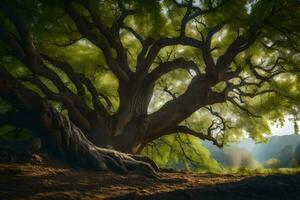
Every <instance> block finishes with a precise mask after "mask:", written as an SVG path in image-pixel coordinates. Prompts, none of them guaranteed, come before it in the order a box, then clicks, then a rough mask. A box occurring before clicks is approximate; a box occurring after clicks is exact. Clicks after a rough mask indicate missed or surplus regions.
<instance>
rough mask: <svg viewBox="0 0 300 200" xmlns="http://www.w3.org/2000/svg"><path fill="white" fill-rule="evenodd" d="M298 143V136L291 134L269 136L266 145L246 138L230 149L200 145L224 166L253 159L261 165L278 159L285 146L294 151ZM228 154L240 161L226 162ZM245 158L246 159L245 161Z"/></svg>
mask: <svg viewBox="0 0 300 200" xmlns="http://www.w3.org/2000/svg"><path fill="white" fill-rule="evenodd" d="M299 143H300V135H296V134H292V135H284V136H271V137H269V138H268V141H267V142H266V143H258V144H255V142H254V141H253V140H251V139H249V138H247V139H244V140H242V141H241V142H239V143H236V144H232V145H231V146H230V147H225V148H223V149H219V148H218V147H216V146H214V145H213V144H212V143H211V142H207V141H204V142H203V143H202V145H203V146H204V147H205V148H207V149H208V150H209V151H210V153H211V155H212V157H213V158H214V159H215V160H217V161H218V162H220V163H222V164H225V165H226V164H228V162H236V163H242V162H244V161H243V160H251V159H254V160H255V161H258V162H260V163H262V162H265V161H266V160H269V159H271V158H279V157H280V153H281V151H282V150H283V148H285V147H286V146H287V145H290V146H291V147H290V148H292V149H293V150H295V148H296V146H297V145H298V144H299ZM229 154H230V157H238V158H237V159H239V160H240V161H228V155H229ZM232 154H234V155H232ZM245 156H246V157H247V158H246V159H245ZM231 159H233V158H231ZM247 162H248V161H247ZM253 162H254V161H253Z"/></svg>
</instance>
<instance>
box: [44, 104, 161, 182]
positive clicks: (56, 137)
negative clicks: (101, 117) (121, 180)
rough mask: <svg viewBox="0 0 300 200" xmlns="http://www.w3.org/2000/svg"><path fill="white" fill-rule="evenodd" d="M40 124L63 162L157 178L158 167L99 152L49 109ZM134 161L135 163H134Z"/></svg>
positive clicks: (103, 151)
mask: <svg viewBox="0 0 300 200" xmlns="http://www.w3.org/2000/svg"><path fill="white" fill-rule="evenodd" d="M42 124H44V128H45V130H46V131H47V133H48V136H49V137H50V140H51V144H52V147H51V148H54V149H55V150H56V151H57V152H58V153H59V155H60V156H62V157H63V158H64V159H66V160H68V161H71V162H72V163H75V164H76V165H79V166H81V167H84V168H87V169H94V170H105V171H107V170H108V171H114V172H117V173H127V172H130V171H134V172H138V173H141V174H144V175H146V176H150V177H156V172H155V170H157V169H158V167H157V166H156V165H155V163H154V162H153V161H152V162H150V159H149V158H148V159H146V158H145V157H142V156H140V157H138V156H136V155H134V156H133V155H127V154H125V153H121V152H118V151H115V150H111V149H106V148H100V147H97V146H96V145H94V144H93V143H91V142H90V141H89V140H88V139H87V138H86V137H85V135H84V134H83V133H82V131H81V130H80V129H79V128H78V127H76V126H75V125H74V124H73V123H72V122H71V121H70V120H68V119H67V118H66V117H64V116H63V115H61V114H60V113H58V112H57V111H56V110H55V109H54V108H52V107H51V106H47V105H46V106H45V112H43V116H42ZM135 158H137V160H136V159H135Z"/></svg>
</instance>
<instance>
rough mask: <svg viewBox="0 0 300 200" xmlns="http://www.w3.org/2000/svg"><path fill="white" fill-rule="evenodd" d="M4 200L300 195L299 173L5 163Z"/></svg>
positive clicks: (0, 192) (1, 176)
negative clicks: (155, 172) (155, 173)
mask: <svg viewBox="0 0 300 200" xmlns="http://www.w3.org/2000/svg"><path fill="white" fill-rule="evenodd" d="M0 199H1V200H10V199H20V200H22V199H30V200H37V199H43V200H44V199H55V200H60V199H66V200H72V199H84V200H85V199H86V200H92V199H93V200H98V199H115V200H117V199H130V200H134V199H201V200H202V199H204V200H206V199H239V200H242V199H300V174H296V175H283V174H281V175H280V174H278V175H270V176H264V175H259V176H257V175H256V176H241V175H217V174H208V173H205V174H203V173H202V174H201V173H200V174H199V173H190V172H189V173H188V172H163V173H159V178H157V179H153V178H147V177H145V176H142V175H136V174H129V175H116V174H113V173H109V172H92V171H86V170H82V169H73V168H70V167H68V166H66V165H63V164H55V165H54V164H52V165H51V164H49V163H48V164H32V163H31V164H30V163H10V164H3V163H2V164H0Z"/></svg>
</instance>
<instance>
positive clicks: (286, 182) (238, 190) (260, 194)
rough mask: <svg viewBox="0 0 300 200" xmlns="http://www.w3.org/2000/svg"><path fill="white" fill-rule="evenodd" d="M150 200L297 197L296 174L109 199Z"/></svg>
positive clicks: (298, 182) (298, 180) (299, 185)
mask: <svg viewBox="0 0 300 200" xmlns="http://www.w3.org/2000/svg"><path fill="white" fill-rule="evenodd" d="M121 199H131V200H154V199H160V200H161V199H162V200H169V199H177V200H188V199H199V200H202V199H203V200H215V199H222V200H224V199H226V200H227V199H228V200H229V199H238V200H246V199H247V200H248V199H255V200H257V199H262V200H265V199H272V200H274V199H282V200H287V199H291V200H298V199H300V174H297V175H270V176H260V177H249V178H245V179H243V180H241V181H238V182H235V183H225V184H216V185H213V186H211V185H210V186H196V187H194V188H187V189H183V190H182V189H179V190H175V191H170V192H162V193H156V194H153V195H146V196H141V195H138V194H137V193H130V194H127V195H124V196H120V197H116V198H111V199H110V200H121Z"/></svg>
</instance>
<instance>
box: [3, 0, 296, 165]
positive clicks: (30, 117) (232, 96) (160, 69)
mask: <svg viewBox="0 0 300 200" xmlns="http://www.w3.org/2000/svg"><path fill="white" fill-rule="evenodd" d="M299 12H300V5H299V2H298V1H296V0H289V1H280V0H276V1H275V0H274V1H264V0H260V1H250V0H249V1H247V0H242V1H240V0H239V1H231V0H223V1H221V0H199V1H193V0H183V1H177V0H163V1H156V0H153V1H150V0H149V1H142V0H136V1H134V0H120V1H114V0H111V1H104V0H103V1H102V0H54V1H46V0H24V1H17V0H16V1H12V0H2V1H1V2H0V18H1V19H0V20H1V25H0V40H1V56H2V59H1V63H0V64H1V66H0V96H1V97H2V99H3V100H5V101H6V102H8V103H9V104H10V105H11V106H12V107H11V108H10V109H8V110H7V111H6V112H2V113H1V115H0V125H11V126H14V127H21V128H27V129H30V130H32V133H33V134H34V135H36V136H38V137H40V138H41V139H42V141H43V146H45V147H46V148H48V149H51V150H52V151H54V152H55V153H56V154H57V155H59V156H62V157H63V158H66V159H68V160H69V161H72V162H75V163H77V164H79V165H81V166H89V167H91V166H92V167H95V168H96V169H107V168H113V169H117V170H122V171H124V170H128V169H136V168H138V169H149V170H151V167H150V166H149V164H147V163H146V162H144V161H145V158H144V157H139V156H134V155H131V156H128V155H125V154H123V153H120V152H118V151H121V152H125V153H131V154H137V153H139V152H141V150H142V149H143V148H144V147H145V146H146V145H147V144H149V143H151V142H152V141H154V140H156V139H158V138H161V137H163V136H166V135H170V134H172V133H185V134H188V135H192V136H196V137H198V138H200V139H202V140H210V141H212V142H213V143H214V144H215V145H217V146H219V147H222V146H223V144H224V142H226V140H230V136H233V135H234V134H232V133H233V132H235V136H237V135H243V134H250V135H251V136H252V137H253V138H255V139H256V138H257V137H258V136H259V137H261V136H262V135H263V132H264V131H265V130H267V128H266V122H267V121H268V120H273V121H274V120H276V119H282V118H283V116H284V115H286V114H288V113H295V112H297V111H298V108H299V107H298V104H299V75H298V72H299V63H300V59H299V52H300V48H299V33H300V24H299V22H300V14H299ZM297 89H298V90H297ZM166 95H169V97H166ZM164 97H166V98H164ZM162 103H164V104H163V105H161V104H162ZM150 105H151V106H150ZM193 113H194V115H195V113H196V114H197V113H198V115H201V114H202V118H201V117H199V116H198V117H197V116H194V118H193V120H191V121H192V122H194V123H193V124H197V123H196V122H195V119H199V120H200V121H201V120H202V121H201V122H202V123H198V124H200V125H201V128H200V129H198V130H196V129H195V128H194V129H193V127H195V126H193V124H192V125H191V122H189V121H188V119H190V118H189V117H190V116H192V115H193ZM203 115H206V116H203ZM200 118H201V119H200ZM255 130H256V131H255ZM258 130H261V131H262V132H261V133H260V134H258V135H256V134H254V132H255V133H257V132H258ZM237 131H240V132H239V133H240V134H236V132H237ZM179 138H180V137H179ZM112 149H114V150H117V151H114V150H112ZM134 158H135V159H134ZM137 160H144V161H137ZM153 166H154V165H153Z"/></svg>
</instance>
